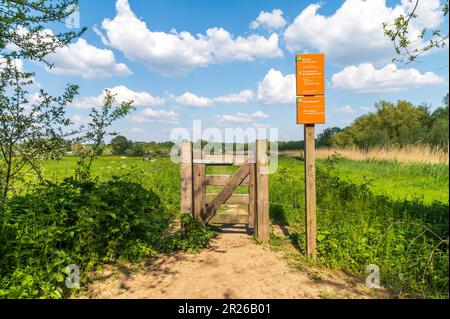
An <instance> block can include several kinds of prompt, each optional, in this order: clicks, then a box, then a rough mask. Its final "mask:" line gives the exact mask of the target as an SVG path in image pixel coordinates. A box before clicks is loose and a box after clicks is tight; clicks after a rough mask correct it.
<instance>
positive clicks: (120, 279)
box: [81, 229, 380, 299]
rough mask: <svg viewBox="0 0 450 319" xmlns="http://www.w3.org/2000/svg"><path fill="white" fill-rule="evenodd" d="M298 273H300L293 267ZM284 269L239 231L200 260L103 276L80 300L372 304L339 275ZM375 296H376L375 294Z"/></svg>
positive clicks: (280, 258)
mask: <svg viewBox="0 0 450 319" xmlns="http://www.w3.org/2000/svg"><path fill="white" fill-rule="evenodd" d="M296 268H299V267H296ZM300 269H301V270H298V269H294V268H293V267H292V266H289V265H288V262H287V260H286V258H285V253H284V252H282V251H278V252H276V251H273V250H271V249H270V248H269V247H266V246H263V245H257V244H255V243H254V241H253V240H252V238H251V237H250V236H248V235H247V234H245V232H244V231H243V230H242V229H237V230H228V231H226V232H225V233H221V234H219V236H218V237H217V238H215V239H214V240H213V242H212V245H211V248H210V249H205V250H203V251H202V252H201V253H200V254H197V255H192V254H187V253H183V252H180V253H175V254H171V255H167V256H161V257H159V258H158V259H157V260H156V261H155V262H153V263H151V264H148V265H145V264H142V265H141V267H140V269H139V270H137V271H134V272H133V271H130V269H129V268H126V267H125V268H124V267H118V268H117V267H115V268H112V267H110V268H107V269H105V270H103V271H102V273H101V274H99V275H100V276H102V278H101V279H99V280H96V281H94V282H93V283H92V284H91V286H90V287H89V289H88V291H87V292H84V293H83V294H82V296H81V297H83V298H168V299H173V298H177V299H178V298H180V299H193V298H202V299H203V298H220V299H221V298H227V299H230V298H231V299H234V298H252V299H254V298H261V299H271V298H374V297H375V298H376V297H377V295H374V293H373V292H371V291H369V289H367V288H366V287H365V286H364V285H363V284H362V283H361V282H360V280H358V279H355V278H352V277H349V276H348V275H346V274H344V273H342V272H335V271H328V270H323V269H311V268H310V267H306V266H305V267H303V266H302V267H300ZM377 293H378V296H379V295H380V292H377Z"/></svg>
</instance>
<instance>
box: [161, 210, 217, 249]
mask: <svg viewBox="0 0 450 319" xmlns="http://www.w3.org/2000/svg"><path fill="white" fill-rule="evenodd" d="M181 223H182V227H181V229H180V230H178V231H177V232H175V233H174V234H173V235H171V236H167V237H166V238H165V239H164V240H163V241H162V242H161V245H160V246H159V249H160V250H162V251H166V252H167V251H173V250H184V251H188V252H191V253H197V252H199V251H200V249H202V248H209V243H210V240H211V238H212V237H213V236H215V235H216V231H215V229H214V228H212V227H211V226H206V225H205V224H204V223H203V222H202V221H200V220H199V219H198V218H195V217H192V216H191V215H188V214H183V215H182V217H181Z"/></svg>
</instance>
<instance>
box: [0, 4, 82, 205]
mask: <svg viewBox="0 0 450 319" xmlns="http://www.w3.org/2000/svg"><path fill="white" fill-rule="evenodd" d="M77 4H78V1H77V0H60V1H34V0H20V1H10V0H0V126H1V127H2V129H1V131H0V151H1V152H0V191H1V194H0V204H1V203H2V202H4V201H5V200H6V198H7V196H8V194H9V193H10V192H11V187H12V185H13V184H14V183H15V182H16V181H20V180H22V179H23V175H24V174H23V172H24V170H25V169H26V168H31V170H32V171H33V172H34V174H35V175H36V176H38V177H39V178H41V179H42V174H41V169H42V165H41V164H42V162H43V161H45V160H46V159H48V158H55V157H58V156H60V154H61V153H62V151H61V150H62V149H64V148H65V142H64V138H65V137H66V136H67V133H63V132H65V131H67V130H64V129H65V128H67V126H68V125H69V124H70V121H69V120H68V119H67V118H66V116H65V107H66V106H67V105H68V104H69V103H71V102H72V101H73V99H74V97H75V96H76V95H77V94H78V86H76V85H68V86H67V88H66V90H65V92H64V94H63V95H62V96H60V97H53V96H51V95H49V94H48V93H46V92H45V91H44V90H40V92H39V95H38V98H37V99H34V100H33V99H31V98H30V97H29V92H28V91H27V87H30V86H31V85H33V83H34V82H35V77H34V76H35V75H34V74H33V73H29V72H24V71H22V70H21V67H20V65H19V62H18V61H19V60H34V61H39V62H42V63H45V64H46V65H47V66H48V67H49V68H52V67H53V65H52V64H51V63H49V62H48V61H47V60H46V56H48V55H49V54H51V53H54V52H55V50H56V49H57V48H61V47H64V46H65V45H67V44H69V43H70V42H71V41H72V40H74V39H76V38H77V37H79V36H80V35H81V34H82V33H83V32H84V31H85V28H83V29H81V30H79V31H76V32H74V31H70V32H60V33H57V34H54V33H53V32H49V31H48V30H46V28H47V27H48V25H49V24H52V23H60V22H62V21H64V19H66V18H67V17H69V16H70V15H71V14H72V13H74V12H75V10H76V9H77Z"/></svg>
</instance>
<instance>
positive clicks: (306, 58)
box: [295, 53, 325, 96]
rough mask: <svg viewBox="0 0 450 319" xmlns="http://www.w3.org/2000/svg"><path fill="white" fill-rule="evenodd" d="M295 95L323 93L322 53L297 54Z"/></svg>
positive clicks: (323, 65)
mask: <svg viewBox="0 0 450 319" xmlns="http://www.w3.org/2000/svg"><path fill="white" fill-rule="evenodd" d="M295 61H296V66H297V75H296V77H297V96H304V95H323V94H325V55H324V54H323V53H309V54H298V55H297V56H296V57H295Z"/></svg>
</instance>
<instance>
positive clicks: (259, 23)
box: [250, 9, 286, 30]
mask: <svg viewBox="0 0 450 319" xmlns="http://www.w3.org/2000/svg"><path fill="white" fill-rule="evenodd" d="M285 25H286V20H285V19H284V18H283V11H281V10H280V9H273V10H272V12H265V11H261V12H260V13H259V16H258V17H257V18H256V20H254V21H252V23H251V24H250V27H251V28H252V29H257V28H259V27H265V28H268V29H271V30H276V29H281V28H283V27H284V26H285Z"/></svg>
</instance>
